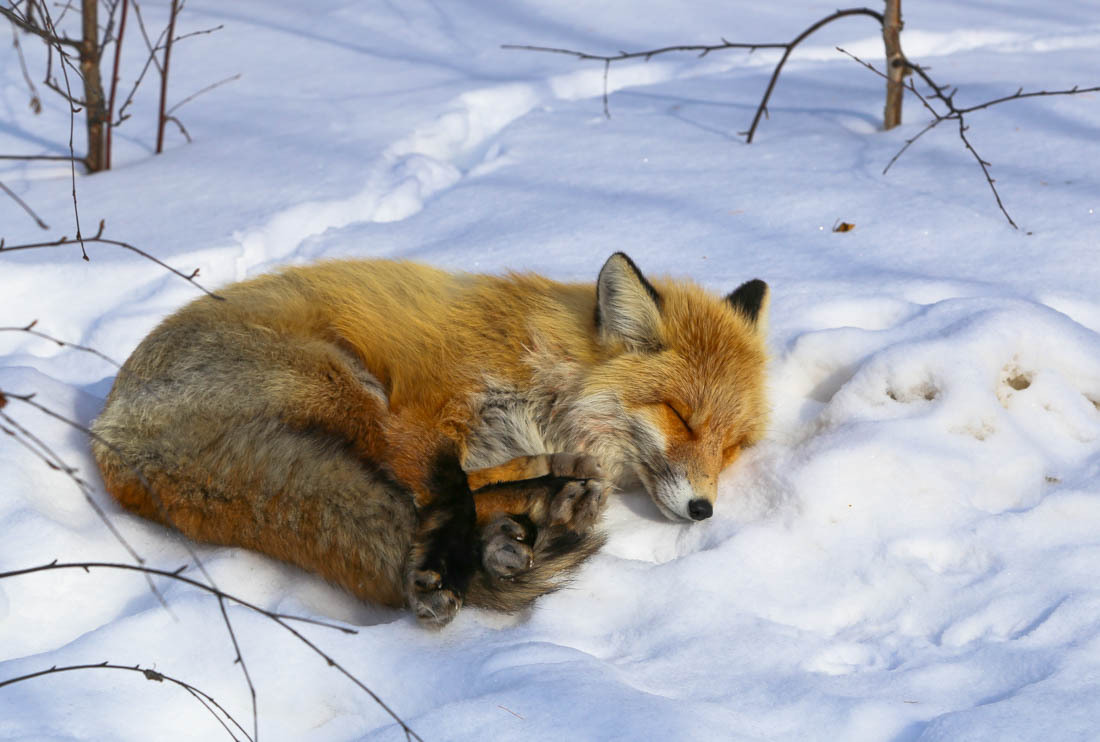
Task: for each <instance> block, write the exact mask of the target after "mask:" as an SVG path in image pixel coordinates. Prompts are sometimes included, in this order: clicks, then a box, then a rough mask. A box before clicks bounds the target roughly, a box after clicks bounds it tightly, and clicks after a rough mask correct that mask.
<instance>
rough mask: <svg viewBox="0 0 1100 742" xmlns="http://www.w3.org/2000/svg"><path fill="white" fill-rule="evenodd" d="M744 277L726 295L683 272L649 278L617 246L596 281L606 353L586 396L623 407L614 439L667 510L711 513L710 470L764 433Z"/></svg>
mask: <svg viewBox="0 0 1100 742" xmlns="http://www.w3.org/2000/svg"><path fill="white" fill-rule="evenodd" d="M767 298H768V287H767V284H765V283H764V282H763V281H760V280H753V281H749V282H747V283H745V284H743V285H741V286H740V287H739V288H738V289H737V290H735V291H733V292H732V293H731V294H729V295H728V296H726V297H720V296H715V295H713V294H710V293H709V292H707V291H705V290H704V289H702V288H701V287H699V286H698V285H696V284H694V283H692V282H690V281H678V280H677V281H673V280H656V281H653V282H650V281H648V280H647V279H646V278H645V276H643V275H642V272H641V271H640V270H638V267H637V266H636V265H634V262H633V261H632V260H631V259H630V258H629V257H627V256H626V255H625V254H623V253H621V252H619V253H615V254H614V255H612V256H611V257H610V258H609V259H608V260H607V262H606V263H605V264H604V266H603V268H602V269H601V270H600V275H599V279H598V280H597V282H596V328H597V333H598V336H599V337H598V341H599V342H600V343H601V344H602V345H603V347H604V350H605V353H606V355H605V356H604V357H605V358H606V359H607V360H606V361H605V362H603V363H601V364H599V365H598V367H597V368H595V369H594V370H593V373H592V374H591V375H590V376H589V378H588V380H587V383H586V385H585V386H586V387H587V388H586V392H588V393H589V394H592V395H593V398H598V397H602V398H604V399H607V398H608V397H609V396H614V397H615V398H616V402H617V404H616V406H617V407H618V408H619V409H620V410H621V411H624V412H625V420H621V421H620V422H621V424H623V425H625V426H626V427H627V430H621V431H619V435H617V436H616V438H618V439H619V440H618V444H619V446H621V448H622V449H623V450H622V451H621V453H622V455H623V456H624V457H625V458H626V459H627V460H628V461H629V463H630V464H632V465H633V467H634V469H635V471H636V473H637V475H638V477H639V478H640V479H641V481H642V483H643V484H644V485H645V487H646V489H647V490H648V491H649V494H650V495H651V496H652V497H653V500H654V501H655V502H656V503H657V506H658V507H659V508H660V509H661V512H663V513H664V514H665V515H666V516H668V517H669V518H673V519H684V520H688V519H690V520H703V519H704V518H708V517H710V515H711V513H712V511H713V507H714V501H715V498H716V497H717V495H718V474H719V472H721V471H722V470H723V469H724V468H726V467H727V466H729V465H730V464H732V463H733V462H734V460H735V459H737V457H738V455H739V454H740V453H741V450H742V449H743V448H745V447H746V446H750V445H752V444H753V443H755V442H756V441H757V440H759V439H760V437H761V436H762V435H763V433H764V428H765V424H766V417H767V405H766V401H765V395H764V371H765V365H766V362H767V354H766V351H765V348H764V313H765V311H766V304H767Z"/></svg>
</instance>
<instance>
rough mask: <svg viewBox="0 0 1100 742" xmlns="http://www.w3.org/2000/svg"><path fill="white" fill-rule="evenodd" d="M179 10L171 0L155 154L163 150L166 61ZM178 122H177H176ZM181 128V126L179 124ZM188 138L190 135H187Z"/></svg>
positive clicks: (169, 52)
mask: <svg viewBox="0 0 1100 742" xmlns="http://www.w3.org/2000/svg"><path fill="white" fill-rule="evenodd" d="M178 12H179V0H172V8H171V10H170V11H169V14H168V35H167V37H166V39H165V42H164V67H163V69H161V71H160V109H159V110H160V115H159V117H158V118H157V154H158V155H159V154H160V153H161V152H163V151H164V125H165V124H166V123H168V118H167V116H166V115H165V112H164V107H165V104H166V102H167V99H168V63H169V62H170V61H171V58H172V34H174V33H175V31H176V14H177V13H178ZM177 123H179V122H177ZM181 128H182V126H181ZM188 138H189V139H190V137H188Z"/></svg>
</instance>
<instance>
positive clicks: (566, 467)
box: [549, 453, 603, 479]
mask: <svg viewBox="0 0 1100 742" xmlns="http://www.w3.org/2000/svg"><path fill="white" fill-rule="evenodd" d="M549 467H550V476H552V477H564V478H566V479H600V478H601V477H602V476H603V470H602V469H601V468H600V464H599V462H598V461H597V460H596V459H595V457H593V456H589V455H588V454H584V453H552V454H549Z"/></svg>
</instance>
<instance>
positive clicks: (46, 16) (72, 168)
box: [0, 4, 88, 260]
mask: <svg viewBox="0 0 1100 742" xmlns="http://www.w3.org/2000/svg"><path fill="white" fill-rule="evenodd" d="M41 13H42V18H43V20H44V22H45V24H46V28H47V29H48V30H49V31H50V32H51V33H52V34H53V35H54V36H55V37H57V36H59V34H58V33H57V28H56V27H55V26H54V23H53V21H52V20H50V13H49V10H48V9H47V8H46V6H45V4H43V5H42V6H41ZM50 46H51V48H55V49H56V50H57V54H58V58H59V59H60V60H61V61H60V65H61V75H62V77H63V78H64V80H65V96H66V99H67V100H68V102H69V157H70V160H69V175H70V178H71V180H72V189H73V218H74V220H75V222H76V242H78V243H80V254H81V257H83V258H84V260H88V251H87V250H86V249H85V247H84V237H83V235H81V233H80V207H79V206H78V205H77V202H76V150H74V149H73V131H74V129H75V127H76V114H77V113H78V109H77V108H76V107H75V106H74V105H73V102H72V101H73V90H72V87H71V86H70V85H69V73H68V70H67V69H66V67H65V57H66V54H65V51H64V49H62V48H61V45H60V44H59V43H57V44H51V45H50ZM78 48H79V45H78ZM2 244H3V243H2V242H0V245H2Z"/></svg>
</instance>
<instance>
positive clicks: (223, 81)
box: [166, 72, 241, 116]
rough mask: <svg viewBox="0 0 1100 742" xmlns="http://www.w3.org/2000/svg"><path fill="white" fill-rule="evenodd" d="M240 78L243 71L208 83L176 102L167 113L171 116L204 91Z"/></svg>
mask: <svg viewBox="0 0 1100 742" xmlns="http://www.w3.org/2000/svg"><path fill="white" fill-rule="evenodd" d="M239 79H241V73H239V72H238V73H237V74H235V75H231V76H230V77H227V78H225V79H224V80H218V81H217V82H216V83H213V84H212V85H207V86H206V87H205V88H203V89H202V90H197V91H195V92H194V93H191V95H189V96H187V97H186V98H184V99H183V100H181V101H179V102H178V103H176V104H175V105H174V106H172V107H171V108H169V109H168V110H167V111H166V113H167V115H169V116H171V115H172V114H173V113H174V112H175V111H176V110H177V109H179V108H180V107H181V106H183V105H184V104H185V103H190V102H191V101H193V100H195V98H198V97H199V96H200V95H202V94H203V93H209V92H210V91H211V90H213V89H214V88H218V87H221V86H222V85H225V84H226V83H228V82H233V81H234V80H239Z"/></svg>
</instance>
